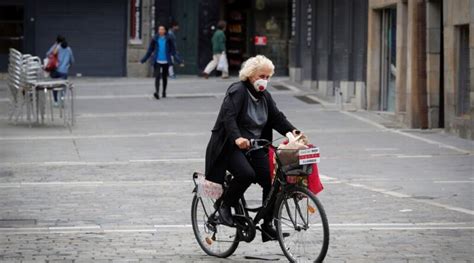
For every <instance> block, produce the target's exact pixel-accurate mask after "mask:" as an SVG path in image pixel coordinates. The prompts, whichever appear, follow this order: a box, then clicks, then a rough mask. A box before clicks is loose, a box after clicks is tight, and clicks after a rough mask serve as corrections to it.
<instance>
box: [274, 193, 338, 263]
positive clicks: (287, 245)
mask: <svg viewBox="0 0 474 263" xmlns="http://www.w3.org/2000/svg"><path fill="white" fill-rule="evenodd" d="M276 208H277V209H278V210H277V216H276V218H275V221H276V222H275V225H276V228H277V232H278V242H279V243H280V247H281V249H282V250H283V253H284V254H285V256H286V257H287V258H288V260H290V261H291V262H322V261H323V260H324V258H325V257H326V253H327V250H328V246H329V225H328V220H327V217H326V212H325V211H324V208H323V206H322V205H321V203H320V202H319V200H318V199H317V198H316V196H314V195H313V194H312V193H311V192H310V191H309V190H308V189H306V188H303V187H298V186H295V187H294V188H291V189H289V190H288V191H286V192H285V193H283V194H282V196H281V197H280V199H279V200H278V202H277V205H276Z"/></svg>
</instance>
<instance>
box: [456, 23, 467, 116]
mask: <svg viewBox="0 0 474 263" xmlns="http://www.w3.org/2000/svg"><path fill="white" fill-rule="evenodd" d="M458 29H459V30H458V43H459V45H458V76H457V77H458V83H457V89H456V93H457V96H456V97H457V101H456V115H458V116H462V115H464V114H466V113H468V112H469V103H470V99H469V92H470V79H469V25H463V26H459V27H458Z"/></svg>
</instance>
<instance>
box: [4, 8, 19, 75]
mask: <svg viewBox="0 0 474 263" xmlns="http://www.w3.org/2000/svg"><path fill="white" fill-rule="evenodd" d="M23 17H24V7H23V5H0V71H6V70H7V66H8V52H9V49H10V48H14V49H16V50H18V51H20V52H23V39H24V27H23Z"/></svg>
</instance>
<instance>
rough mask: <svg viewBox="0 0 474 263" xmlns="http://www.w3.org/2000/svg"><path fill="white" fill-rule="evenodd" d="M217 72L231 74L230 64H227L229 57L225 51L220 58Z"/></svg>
mask: <svg viewBox="0 0 474 263" xmlns="http://www.w3.org/2000/svg"><path fill="white" fill-rule="evenodd" d="M217 70H218V71H222V72H229V64H228V62H227V55H226V54H225V51H224V52H222V54H221V56H220V57H219V62H218V63H217Z"/></svg>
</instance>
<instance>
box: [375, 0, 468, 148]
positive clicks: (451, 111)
mask: <svg viewBox="0 0 474 263" xmlns="http://www.w3.org/2000/svg"><path fill="white" fill-rule="evenodd" d="M368 15H369V18H368V22H369V23H368V47H369V48H368V55H367V109H369V110H375V111H388V112H393V114H394V115H395V116H396V117H397V118H398V119H399V120H400V121H402V122H403V123H404V124H405V125H406V126H407V127H410V128H421V129H427V128H445V129H446V130H447V131H449V132H452V133H455V134H458V135H459V136H461V137H463V138H469V139H474V133H473V131H474V125H473V109H474V98H473V96H474V86H473V83H472V81H470V79H472V77H473V76H474V75H473V74H474V71H473V68H474V57H473V55H472V51H473V48H474V38H473V37H472V34H470V31H471V30H472V28H473V25H474V24H473V21H474V1H472V0H410V1H406V0H370V1H369V14H368Z"/></svg>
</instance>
